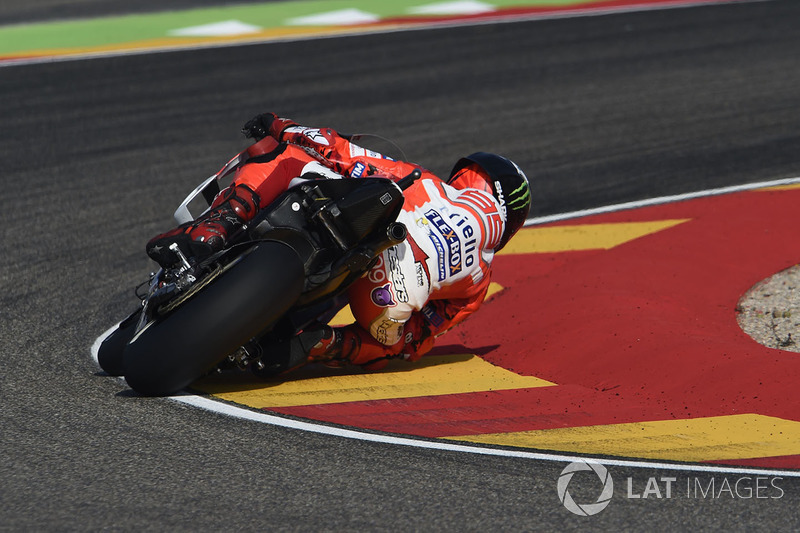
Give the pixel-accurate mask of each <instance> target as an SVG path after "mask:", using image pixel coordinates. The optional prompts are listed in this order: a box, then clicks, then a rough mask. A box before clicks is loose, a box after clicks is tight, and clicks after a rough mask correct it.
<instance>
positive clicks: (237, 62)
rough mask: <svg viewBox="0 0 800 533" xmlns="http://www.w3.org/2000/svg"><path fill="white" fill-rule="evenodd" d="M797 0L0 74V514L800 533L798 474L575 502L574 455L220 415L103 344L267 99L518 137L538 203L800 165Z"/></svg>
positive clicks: (457, 147) (314, 111)
mask: <svg viewBox="0 0 800 533" xmlns="http://www.w3.org/2000/svg"><path fill="white" fill-rule="evenodd" d="M0 9H2V8H0ZM797 20H800V5H798V4H797V2H793V1H791V0H787V1H770V2H758V3H745V4H735V5H726V6H716V7H701V8H691V9H677V10H671V11H660V12H650V13H639V14H627V15H615V16H603V17H589V18H581V19H569V20H553V21H544V22H529V23H513V24H505V25H499V26H478V27H467V28H453V29H442V30H429V31H417V32H411V33H394V34H384V35H370V36H361V37H351V38H341V39H326V40H322V41H303V42H294V43H282V44H267V45H259V46H247V47H233V48H225V49H215V50H203V51H195V52H181V53H164V54H155V55H146V56H128V57H119V58H108V59H97V60H91V61H67V62H58V63H53V64H40V65H30V66H16V67H8V68H3V69H0V101H2V102H3V104H2V105H1V106H0V123H2V124H3V128H2V132H0V153H2V173H1V174H0V175H1V176H2V178H0V179H2V186H3V194H2V200H0V207H1V209H0V213H2V215H0V216H2V218H3V244H4V248H5V249H6V253H5V254H4V255H3V258H2V269H1V270H0V275H1V276H2V280H3V281H2V286H3V290H2V296H0V297H1V298H2V308H1V309H2V330H0V340H1V341H2V344H1V345H2V348H0V349H1V350H2V359H0V402H1V403H0V405H2V409H0V427H2V431H0V450H1V451H0V530H9V531H15V530H134V529H136V530H140V529H151V530H264V529H267V530H273V529H296V530H311V529H315V530H316V529H321V530H342V529H364V530H378V529H393V530H473V531H474V530H550V529H553V528H559V529H565V530H570V529H585V528H590V529H596V530H610V529H629V530H640V529H652V528H654V527H657V528H659V529H670V528H677V527H681V528H686V529H690V528H691V529H695V528H703V529H714V530H742V529H752V528H759V529H772V530H792V529H797V528H798V527H800V516H799V513H798V510H797V509H798V508H799V505H798V504H799V503H800V483H798V481H797V480H796V479H794V480H793V479H789V478H784V479H782V480H780V487H781V489H782V497H781V498H765V499H757V498H750V499H740V498H730V497H728V496H727V495H724V496H723V497H722V498H708V497H705V498H691V497H686V494H685V491H683V492H684V493H683V494H682V495H680V494H673V498H671V499H654V498H648V499H626V497H625V492H626V486H625V479H626V478H628V477H632V479H633V480H634V483H635V484H636V485H637V486H638V489H637V490H638V492H639V493H641V490H642V487H643V486H644V484H645V482H647V479H648V477H650V476H656V477H660V476H666V477H670V476H672V477H678V478H680V479H681V480H682V479H686V476H687V474H686V473H685V472H671V471H651V470H646V471H643V470H640V469H632V468H623V467H612V468H610V469H609V471H610V472H611V474H612V476H613V477H614V479H615V481H616V484H615V495H614V500H613V501H612V504H611V505H609V507H608V508H607V509H606V510H604V511H603V512H602V513H600V514H598V515H596V516H593V517H588V518H587V517H577V516H574V515H572V514H570V513H569V512H568V511H566V510H565V509H564V507H563V506H562V505H561V504H560V503H559V500H558V498H557V495H556V480H557V479H558V476H559V474H560V472H561V471H562V469H563V468H564V466H565V464H564V463H552V462H540V461H534V460H526V459H514V458H502V457H484V456H478V455H466V454H460V453H453V452H442V451H434V450H424V449H415V448H407V447H400V446H392V445H386V444H379V443H368V442H360V441H353V440H348V439H343V438H337V437H330V436H324V435H317V434H309V433H304V432H300V431H296V430H290V429H283V428H278V427H272V426H267V425H263V424H258V423H252V422H245V421H241V420H238V419H233V418H227V417H225V416H221V415H217V414H213V413H209V412H205V411H201V410H197V409H194V408H190V407H187V406H184V405H181V404H179V403H177V402H173V401H169V400H164V399H147V398H139V397H137V396H135V395H132V394H130V393H129V392H128V390H127V389H126V387H125V386H124V384H122V383H121V382H119V381H117V380H114V379H110V378H108V377H105V376H103V375H102V374H100V373H99V372H98V369H97V367H96V366H95V365H94V363H93V362H92V361H91V359H90V356H89V346H90V345H91V344H92V342H93V341H94V339H95V338H96V337H97V336H98V335H99V334H100V333H102V332H103V331H104V330H105V329H106V328H108V327H109V326H110V325H111V324H113V323H114V322H115V321H116V320H118V319H119V318H120V317H121V316H123V315H124V314H125V313H126V312H127V311H128V310H129V309H130V308H131V305H132V301H133V300H132V295H131V293H130V287H132V286H133V285H135V284H136V283H138V282H139V281H140V280H142V277H143V275H146V273H147V272H148V271H149V270H150V269H151V265H150V263H149V262H148V260H147V258H146V257H145V256H144V253H143V245H144V243H145V242H146V241H147V239H148V238H149V237H150V236H152V235H153V234H155V233H157V232H159V231H161V230H163V229H164V228H165V227H168V226H169V225H170V213H171V212H172V209H173V208H174V206H175V204H176V203H177V202H178V201H179V200H180V199H181V198H182V197H183V195H184V193H185V191H186V190H188V189H189V188H191V187H192V186H193V185H194V184H195V183H196V182H197V181H199V180H200V179H201V178H203V177H205V176H207V175H208V174H210V173H212V172H213V171H215V170H216V169H217V168H218V167H219V166H220V164H221V163H222V162H224V161H223V160H225V159H226V157H227V156H228V155H231V154H232V153H234V152H236V151H238V150H239V149H240V148H241V147H242V146H244V143H243V140H242V139H241V138H239V137H238V136H237V132H238V129H239V127H240V126H241V124H242V123H243V121H245V120H246V119H247V118H249V116H250V115H252V114H253V113H254V112H257V111H261V110H267V109H269V110H275V111H278V112H280V113H282V114H284V115H287V116H291V117H293V118H296V119H297V120H299V121H301V122H304V123H308V124H318V125H330V126H333V127H335V128H337V129H339V130H340V131H345V132H349V131H370V132H373V133H378V134H381V135H384V136H387V137H390V138H392V139H394V140H396V141H397V142H398V143H399V144H400V145H401V146H402V147H403V148H404V149H405V151H406V153H407V154H408V156H409V157H410V158H411V159H413V160H416V161H420V162H423V163H425V164H426V165H427V166H428V167H429V168H431V169H432V170H434V171H438V172H440V173H445V172H446V171H447V170H448V169H449V166H450V165H451V164H452V162H453V161H454V160H455V159H456V158H457V157H459V156H460V155H462V154H465V153H469V152H470V151H473V150H475V149H478V148H480V149H484V150H489V151H497V152H502V153H504V154H506V155H508V156H509V157H511V158H513V159H515V160H516V161H517V162H518V163H519V164H520V165H521V166H522V167H523V168H525V169H527V170H528V171H529V174H530V175H531V176H532V177H533V182H534V185H533V191H534V198H536V201H535V203H534V212H533V213H532V214H533V215H537V216H538V215H545V214H552V213H559V212H565V211H574V210H576V209H581V208H588V207H595V206H602V205H606V204H611V203H618V202H623V201H629V200H637V199H642V198H649V197H655V196H662V195H667V194H676V193H683V192H690V191H696V190H701V189H708V188H714V187H720V186H726V185H734V184H741V183H748V182H758V181H764V180H769V179H777V178H785V177H795V176H798V175H800V157H798V147H800V136H799V135H798V131H800V91H798V90H797V87H798V86H800V69H798V68H797V66H798V61H799V60H800V29H798V26H797V24H796V21H797ZM787 223H792V222H791V221H787ZM785 245H786V246H791V245H792V243H786V244H785ZM742 253H747V251H746V250H743V251H742ZM521 333H524V332H521ZM697 477H698V478H699V479H701V480H703V482H704V483H706V482H707V480H708V479H709V476H708V475H706V474H697ZM716 477H717V481H720V478H721V476H720V475H719V474H717V475H716ZM728 478H729V479H730V482H731V483H732V482H733V481H734V480H735V479H736V476H728ZM590 492H591V491H590ZM770 495H772V496H774V495H775V493H774V492H772V493H770ZM576 499H577V498H576Z"/></svg>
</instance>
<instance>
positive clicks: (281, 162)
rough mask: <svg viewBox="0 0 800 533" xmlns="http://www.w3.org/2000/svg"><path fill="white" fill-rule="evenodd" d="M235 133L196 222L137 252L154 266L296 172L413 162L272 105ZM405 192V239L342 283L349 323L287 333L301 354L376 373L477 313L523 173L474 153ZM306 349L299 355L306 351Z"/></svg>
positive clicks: (519, 202) (235, 221) (366, 172)
mask: <svg viewBox="0 0 800 533" xmlns="http://www.w3.org/2000/svg"><path fill="white" fill-rule="evenodd" d="M242 132H243V133H244V134H245V136H247V137H249V138H253V139H255V140H256V141H257V143H256V144H254V145H253V146H251V147H250V149H248V151H249V153H250V156H251V157H250V158H249V159H248V161H247V163H246V164H245V165H243V166H242V167H240V168H239V169H238V170H237V174H236V175H235V178H234V181H233V183H232V184H231V186H230V187H228V188H227V189H225V190H223V191H222V192H221V193H220V194H219V195H218V196H217V198H216V199H215V200H214V202H213V203H212V206H211V209H210V210H209V211H208V212H207V213H206V214H204V215H201V216H200V217H198V219H196V220H194V221H192V222H189V223H186V224H183V225H181V226H179V227H178V228H176V229H174V230H172V231H170V232H167V233H164V234H161V235H158V236H157V237H155V238H153V239H152V240H151V241H150V242H149V243H148V244H147V253H148V255H149V256H150V257H151V258H153V259H154V260H155V261H156V262H158V263H159V264H161V265H162V266H169V265H172V264H174V263H175V262H176V261H177V257H176V256H175V254H174V253H173V252H171V251H170V250H169V245H170V244H172V243H177V244H178V246H179V248H181V250H182V251H183V252H184V253H185V254H186V255H189V256H192V257H195V258H202V257H204V256H207V255H209V254H211V253H212V252H213V251H216V250H219V249H221V248H222V247H224V245H225V243H226V239H227V237H228V235H230V234H231V232H232V231H234V230H235V229H237V228H239V227H241V226H242V225H243V224H245V223H246V222H248V221H250V220H251V219H252V218H253V217H255V215H256V213H258V211H259V210H260V209H262V208H264V207H266V206H268V205H269V204H270V203H271V202H272V201H273V200H274V199H275V198H276V197H277V196H278V195H279V194H280V193H282V192H283V191H285V190H286V189H287V188H288V187H290V186H293V185H295V184H296V183H297V180H299V179H304V178H300V177H301V176H304V175H305V178H307V177H308V176H309V174H311V175H315V177H319V176H320V175H321V176H323V177H327V178H333V179H337V178H342V177H346V178H361V177H366V176H384V177H389V178H391V179H395V180H396V179H397V177H402V176H405V175H407V174H409V173H411V171H413V170H414V169H416V168H418V167H417V166H415V165H412V164H410V163H406V162H402V161H395V160H393V159H391V158H388V157H385V156H383V155H381V154H379V153H376V152H372V151H370V150H366V149H364V148H362V147H360V146H358V145H356V144H354V143H351V142H350V141H348V140H347V139H345V138H344V137H342V136H340V135H339V134H338V133H337V132H336V131H334V130H332V129H330V128H307V127H303V126H300V125H298V124H297V123H295V122H294V121H292V120H289V119H286V118H280V117H277V116H276V115H275V114H273V113H265V114H261V115H257V116H256V117H254V118H253V119H251V120H250V121H248V122H247V123H246V124H245V126H244V128H243V129H242ZM421 170H422V177H421V178H420V179H418V180H417V181H416V182H415V183H414V184H413V185H412V186H411V187H410V188H408V189H407V190H406V191H404V196H405V202H404V205H403V210H402V212H401V213H400V215H399V216H398V221H399V222H402V223H404V224H405V226H406V227H407V229H408V237H407V238H406V240H405V241H404V242H402V243H400V244H398V245H396V246H392V247H391V248H389V249H387V250H385V251H384V252H383V253H382V254H381V255H380V257H379V258H378V261H377V262H376V264H375V265H374V266H373V267H372V269H371V270H370V271H369V272H368V273H367V274H366V275H365V276H363V277H362V278H360V279H359V280H358V281H356V282H355V283H354V284H353V285H352V286H351V287H350V289H349V290H348V300H349V303H350V308H351V311H352V313H353V316H354V317H355V319H356V322H355V323H354V324H351V325H349V326H345V327H335V328H334V327H330V326H322V325H320V326H319V327H312V328H307V329H306V330H305V331H303V332H302V333H301V334H300V335H298V336H297V337H295V339H293V341H292V342H293V343H294V344H293V348H292V349H294V350H301V351H302V352H303V353H304V358H305V360H307V361H319V362H324V363H326V364H330V365H334V366H335V365H343V364H345V363H351V364H356V365H362V366H364V367H366V368H368V369H379V368H382V367H383V366H385V364H386V362H387V361H388V360H389V359H392V358H403V359H406V360H409V361H414V360H417V359H419V358H420V357H421V356H422V355H423V354H425V353H427V352H428V351H429V350H430V349H431V348H432V347H433V345H434V342H435V341H434V339H435V337H436V336H438V335H440V334H442V333H444V332H445V331H447V330H448V329H450V328H451V327H453V326H454V325H456V324H458V323H459V322H461V321H463V320H464V319H465V318H467V317H468V316H469V315H470V314H472V313H473V312H475V311H476V310H477V309H478V308H479V307H480V305H481V303H482V302H483V299H484V297H485V296H486V291H487V289H488V288H489V282H490V277H491V262H492V258H493V256H494V254H495V252H497V251H498V250H500V249H501V248H503V246H505V244H506V243H507V242H508V240H509V239H510V238H511V237H512V236H513V235H514V234H515V233H516V232H517V231H518V230H519V229H520V228H521V227H522V225H523V223H524V222H525V219H526V217H527V215H528V211H529V209H530V204H531V195H530V188H529V184H528V179H527V177H526V176H525V174H524V173H523V172H522V170H520V168H519V167H518V166H517V165H516V164H515V163H513V162H512V161H510V160H508V159H506V158H504V157H501V156H499V155H495V154H489V153H485V152H477V153H474V154H472V155H469V156H467V157H464V158H462V159H461V160H459V161H458V162H457V163H456V165H455V167H454V168H453V170H452V171H451V173H450V177H449V179H448V180H447V181H443V180H441V179H440V178H438V177H436V176H435V175H433V174H432V173H430V172H429V171H427V170H424V169H421ZM306 356H307V357H306Z"/></svg>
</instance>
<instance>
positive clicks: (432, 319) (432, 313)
mask: <svg viewBox="0 0 800 533" xmlns="http://www.w3.org/2000/svg"><path fill="white" fill-rule="evenodd" d="M422 315H423V316H424V317H425V319H426V320H427V321H428V322H429V323H430V324H431V325H432V326H433V327H435V328H438V327H439V326H441V325H442V324H444V318H442V317H441V315H439V313H437V312H436V310H435V309H434V308H433V306H431V305H426V306H425V307H423V308H422Z"/></svg>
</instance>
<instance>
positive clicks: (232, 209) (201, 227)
mask: <svg viewBox="0 0 800 533" xmlns="http://www.w3.org/2000/svg"><path fill="white" fill-rule="evenodd" d="M258 208H259V198H258V195H257V194H256V193H255V192H253V191H251V190H250V189H249V188H248V187H246V186H244V185H235V186H234V185H232V186H230V187H228V188H227V189H225V190H224V191H222V192H221V193H220V194H219V195H217V198H216V199H215V200H214V202H213V203H212V204H211V209H210V210H209V211H208V212H206V213H204V214H203V215H200V216H199V217H197V219H195V220H193V221H192V222H187V223H185V224H181V225H180V226H178V227H177V228H175V229H173V230H171V231H168V232H166V233H162V234H161V235H157V236H156V237H153V238H152V239H151V240H150V242H148V243H147V246H146V251H147V255H148V256H150V258H151V259H153V260H154V261H155V262H156V263H158V264H159V265H161V266H162V267H164V268H170V267H173V266H175V265H176V264H178V263H179V262H180V258H179V257H178V255H177V254H175V253H174V252H173V251H172V250H170V249H169V247H170V246H171V245H172V244H177V245H178V248H179V249H180V251H181V252H182V253H183V255H185V256H186V257H188V258H192V259H194V263H198V262H200V261H202V260H203V259H205V258H207V257H208V256H210V255H211V254H213V253H214V252H216V251H219V250H221V249H222V248H224V247H225V244H226V243H227V241H228V238H229V237H230V236H231V234H232V233H233V232H234V231H235V230H237V229H239V228H241V227H242V226H243V225H244V224H245V223H247V222H249V221H250V220H252V219H253V217H255V216H256V213H258ZM190 261H191V259H190Z"/></svg>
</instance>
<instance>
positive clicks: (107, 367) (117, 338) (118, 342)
mask: <svg viewBox="0 0 800 533" xmlns="http://www.w3.org/2000/svg"><path fill="white" fill-rule="evenodd" d="M141 315H142V310H141V308H140V309H138V310H136V312H135V313H133V314H132V315H130V316H129V317H128V318H126V319H125V320H123V321H122V322H120V323H119V325H118V326H117V329H115V330H114V331H113V333H111V335H109V336H108V337H106V338H105V339H104V340H103V342H102V343H101V344H100V348H99V349H98V350H97V363H98V364H99V365H100V368H102V369H103V371H104V372H105V373H106V374H108V375H109V376H122V375H123V374H125V364H124V363H123V353H124V351H125V346H127V344H128V343H129V342H130V341H131V339H132V338H133V336H134V334H135V333H136V324H137V323H138V322H139V317H140V316H141Z"/></svg>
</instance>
